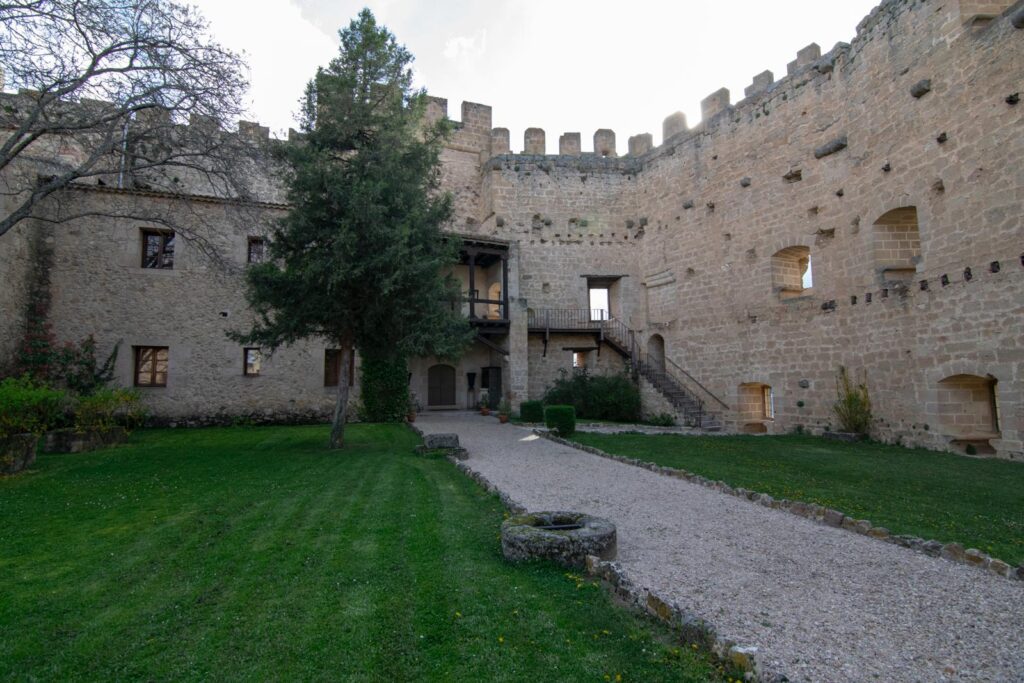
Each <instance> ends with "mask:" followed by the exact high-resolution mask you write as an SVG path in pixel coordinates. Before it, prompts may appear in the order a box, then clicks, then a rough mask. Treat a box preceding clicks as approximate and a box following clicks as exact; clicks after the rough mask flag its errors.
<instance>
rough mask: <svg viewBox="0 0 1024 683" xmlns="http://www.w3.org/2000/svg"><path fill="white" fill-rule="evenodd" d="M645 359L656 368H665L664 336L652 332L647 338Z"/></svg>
mask: <svg viewBox="0 0 1024 683" xmlns="http://www.w3.org/2000/svg"><path fill="white" fill-rule="evenodd" d="M647 361H648V362H649V363H650V364H651V367H652V368H654V369H656V370H661V371H664V370H665V338H664V337H662V336H661V335H660V334H652V335H651V338H650V339H648V340H647Z"/></svg>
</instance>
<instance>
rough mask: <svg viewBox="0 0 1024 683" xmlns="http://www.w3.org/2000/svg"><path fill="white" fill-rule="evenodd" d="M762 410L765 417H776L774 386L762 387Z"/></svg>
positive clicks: (767, 418) (768, 418)
mask: <svg viewBox="0 0 1024 683" xmlns="http://www.w3.org/2000/svg"><path fill="white" fill-rule="evenodd" d="M761 410H762V413H763V416H764V419H766V420H774V419H775V402H774V400H773V397H772V388H771V387H770V386H767V385H764V386H762V387H761Z"/></svg>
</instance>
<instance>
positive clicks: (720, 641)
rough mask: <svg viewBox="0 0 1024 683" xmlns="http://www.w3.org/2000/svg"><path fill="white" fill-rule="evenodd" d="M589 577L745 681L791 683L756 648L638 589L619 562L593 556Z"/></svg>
mask: <svg viewBox="0 0 1024 683" xmlns="http://www.w3.org/2000/svg"><path fill="white" fill-rule="evenodd" d="M587 573H588V574H589V575H590V576H594V577H597V578H599V579H601V580H603V581H604V582H605V583H607V584H608V585H609V586H610V588H611V590H612V592H613V593H614V594H615V595H616V596H617V597H619V598H620V599H621V600H623V601H624V602H625V603H626V604H627V605H628V606H629V607H631V608H632V609H635V610H639V611H640V612H643V613H645V614H648V615H650V616H652V617H654V618H655V619H657V620H659V621H661V622H663V623H665V624H666V625H668V626H669V628H671V629H672V630H673V631H675V632H676V633H678V634H679V637H680V640H681V641H682V642H683V644H684V645H696V646H697V647H698V648H701V649H703V650H705V651H707V652H710V653H711V654H712V655H713V656H714V657H716V658H718V659H719V660H720V661H722V662H724V663H726V664H729V665H731V666H734V667H736V668H738V669H740V670H742V671H744V672H745V674H744V679H745V680H747V681H759V682H760V683H782V682H783V681H787V680H789V679H788V678H787V677H786V676H785V675H784V674H782V673H779V672H770V671H768V670H767V669H766V667H765V666H764V663H763V661H762V657H761V656H760V653H759V651H758V649H757V648H756V647H753V646H750V645H739V644H737V643H736V641H734V640H729V639H728V638H723V637H720V636H719V635H718V633H717V631H716V630H715V627H714V626H712V625H711V624H710V623H708V622H707V621H705V620H704V619H702V618H701V617H699V616H697V615H696V614H694V613H692V612H687V611H686V610H684V609H683V608H681V607H680V606H679V605H678V604H677V603H675V602H671V601H669V600H665V599H664V598H662V597H661V596H660V595H658V594H657V593H655V592H654V591H652V590H649V589H647V588H644V587H641V586H637V585H635V584H634V583H633V582H632V581H631V580H630V579H629V577H628V576H626V573H625V571H623V569H622V567H621V566H620V565H619V563H618V562H607V561H604V560H601V559H600V558H598V557H596V556H594V555H589V556H588V557H587Z"/></svg>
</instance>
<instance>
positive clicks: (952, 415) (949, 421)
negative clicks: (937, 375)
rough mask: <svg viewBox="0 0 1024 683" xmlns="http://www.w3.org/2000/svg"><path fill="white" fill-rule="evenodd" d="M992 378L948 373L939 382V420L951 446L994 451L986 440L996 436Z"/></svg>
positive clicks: (994, 391)
mask: <svg viewBox="0 0 1024 683" xmlns="http://www.w3.org/2000/svg"><path fill="white" fill-rule="evenodd" d="M996 382H997V380H996V378H995V377H993V376H991V375H988V376H986V377H980V376H978V375H952V376H950V377H947V378H945V379H944V380H941V381H940V382H939V387H938V390H939V403H938V408H939V422H940V424H941V425H942V429H943V432H944V433H945V434H946V435H947V436H950V437H952V441H951V443H952V445H953V447H954V448H957V449H959V450H962V451H965V452H967V453H971V452H972V451H973V452H975V453H978V454H991V453H995V449H994V448H993V447H992V445H991V444H990V443H989V442H990V440H991V439H998V438H1000V431H999V405H998V403H997V401H996Z"/></svg>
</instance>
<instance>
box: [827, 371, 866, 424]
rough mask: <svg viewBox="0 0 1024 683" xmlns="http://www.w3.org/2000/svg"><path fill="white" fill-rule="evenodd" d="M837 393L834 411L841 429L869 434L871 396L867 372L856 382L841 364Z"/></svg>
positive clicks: (833, 406) (837, 380) (837, 379)
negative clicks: (869, 394)
mask: <svg viewBox="0 0 1024 683" xmlns="http://www.w3.org/2000/svg"><path fill="white" fill-rule="evenodd" d="M836 394H837V397H836V402H835V403H834V404H833V405H832V411H833V412H834V413H835V415H836V417H837V418H838V419H839V427H840V429H842V430H843V431H844V432H853V433H854V434H867V433H868V430H869V429H870V428H871V397H870V396H868V384H867V376H866V374H864V373H862V374H861V380H860V382H854V381H853V380H852V379H851V378H850V373H848V372H847V371H846V368H845V367H843V366H842V365H840V366H839V375H838V377H837V378H836Z"/></svg>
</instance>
